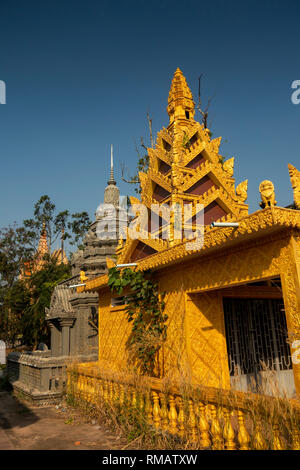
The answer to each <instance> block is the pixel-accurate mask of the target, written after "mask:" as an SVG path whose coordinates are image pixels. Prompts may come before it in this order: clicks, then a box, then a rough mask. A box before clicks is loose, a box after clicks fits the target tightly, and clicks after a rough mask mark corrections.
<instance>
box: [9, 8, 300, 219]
mask: <svg viewBox="0 0 300 470" xmlns="http://www.w3.org/2000/svg"><path fill="white" fill-rule="evenodd" d="M299 17H300V3H299V2H296V1H285V2H282V1H280V2H279V1H276V0H272V1H268V0H265V1H263V2H258V1H243V2H240V1H239V2H238V1H228V0H227V1H223V0H215V1H214V0H211V1H210V2H207V1H205V2H204V1H199V0H198V1H194V0H186V1H185V2H182V1H181V2H176V1H174V0H173V1H169V0H160V1H156V0H154V1H149V0H148V1H142V0H139V1H138V0H135V1H131V0H129V1H126V2H123V1H116V2H109V1H91V0H85V1H65V0H60V1H56V0H53V1H51V2H50V1H44V2H40V1H33V0H27V1H26V2H22V1H14V2H11V1H9V0H1V3H0V80H4V81H5V82H6V86H7V104H6V105H0V156H1V178H0V179H1V184H0V200H1V206H0V207H1V215H0V226H5V225H7V224H9V223H12V222H14V221H15V220H16V221H17V222H21V221H22V220H23V219H24V218H26V217H29V216H31V214H32V207H33V204H34V203H35V202H36V201H37V200H38V199H39V197H40V196H41V195H42V194H48V195H49V196H50V197H51V199H52V200H53V202H55V204H56V206H57V208H58V210H64V209H69V210H70V211H72V212H75V211H76V212H77V211H82V210H87V211H88V212H89V213H90V215H91V216H93V214H94V212H95V210H96V207H97V205H98V204H99V203H100V202H101V201H102V199H103V191H104V188H105V185H106V182H107V179H108V176H109V149H110V144H111V143H113V145H114V149H115V161H116V179H117V181H118V184H119V187H120V189H121V192H122V194H126V193H132V194H133V190H132V188H131V187H128V185H127V184H126V183H122V182H121V181H120V177H121V174H120V173H121V172H120V166H121V164H122V163H124V164H125V165H126V166H127V167H128V169H129V172H130V171H131V173H134V171H135V166H136V162H137V154H136V151H135V141H139V139H140V136H143V137H144V140H145V141H147V135H148V132H147V119H146V114H147V111H149V113H150V115H151V117H152V119H153V127H154V131H155V132H157V131H158V130H159V129H160V128H161V127H162V126H167V125H168V116H167V112H166V105H167V97H168V92H169V88H170V84H171V79H172V76H173V73H174V71H175V69H176V68H177V67H178V66H179V67H180V68H181V69H182V71H183V73H184V74H185V76H186V78H187V81H188V84H189V86H190V88H191V90H192V92H193V94H194V98H196V97H197V78H198V76H199V75H200V73H203V74H204V78H203V98H204V100H205V99H207V98H209V97H210V96H214V98H213V101H212V104H211V107H210V117H209V122H211V126H210V128H211V131H212V132H213V135H214V137H218V136H222V137H223V143H222V145H221V154H223V155H224V156H225V157H231V156H234V157H235V159H236V160H235V177H236V182H237V183H239V182H241V181H243V180H244V179H246V178H248V179H249V191H248V195H249V197H248V203H249V206H250V211H254V210H257V209H258V208H259V206H258V204H259V200H260V198H259V191H258V186H259V183H260V182H261V181H262V180H264V179H271V180H272V181H273V182H274V185H275V190H276V199H277V201H278V204H279V205H282V206H284V205H287V204H289V203H290V202H292V190H291V186H290V181H289V176H288V169H287V164H288V162H290V163H292V164H294V165H295V166H298V168H299V169H300V105H293V104H292V102H291V93H292V90H291V83H292V82H293V81H294V80H297V79H300V60H299V57H300V53H299V44H300V28H299ZM199 118H200V117H199Z"/></svg>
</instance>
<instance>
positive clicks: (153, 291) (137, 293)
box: [108, 267, 168, 376]
mask: <svg viewBox="0 0 300 470" xmlns="http://www.w3.org/2000/svg"><path fill="white" fill-rule="evenodd" d="M108 277H109V280H108V285H109V286H110V289H111V291H112V292H116V293H117V294H122V293H123V290H124V288H126V287H128V288H129V294H128V295H126V301H125V313H126V317H127V321H128V322H130V323H132V329H131V335H130V337H129V340H128V346H129V348H130V349H131V350H132V351H133V352H134V353H135V356H136V359H137V360H138V364H139V366H140V372H141V373H142V374H147V375H152V376H153V375H154V374H155V360H156V357H157V352H158V350H159V349H160V347H161V346H162V343H163V342H164V341H165V339H166V337H167V326H166V324H165V322H166V320H167V319H168V316H167V315H166V314H164V307H165V303H164V300H163V298H164V295H163V294H161V295H159V292H158V285H157V283H155V282H154V279H153V275H152V273H151V271H145V272H141V271H133V270H132V269H129V268H126V269H124V270H122V271H121V270H119V269H118V268H116V267H113V268H111V269H109V271H108Z"/></svg>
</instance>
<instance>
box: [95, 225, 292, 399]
mask: <svg viewBox="0 0 300 470" xmlns="http://www.w3.org/2000/svg"><path fill="white" fill-rule="evenodd" d="M291 235H292V236H291ZM294 235H295V236H293V234H292V233H291V232H290V233H289V232H285V235H284V236H283V235H282V234H281V235H280V233H278V234H277V235H275V234H274V235H273V236H269V237H268V238H266V237H265V238H260V239H257V240H256V241H255V242H253V241H252V242H251V243H250V242H249V243H246V242H245V243H243V245H239V246H237V247H236V248H231V249H227V250H222V251H221V250H219V251H216V252H215V253H214V254H213V253H212V254H211V255H207V256H205V257H204V256H202V257H197V258H196V257H195V258H194V259H193V260H192V261H190V262H189V263H185V264H183V263H182V264H181V265H179V266H178V265H177V266H176V267H175V266H174V267H166V268H164V269H162V270H160V271H159V274H158V281H159V286H160V290H161V292H166V297H165V302H166V313H167V314H168V317H169V319H168V322H167V325H168V330H167V332H168V338H167V341H166V343H165V344H164V346H163V348H162V351H161V353H160V370H161V373H162V375H164V376H170V377H173V376H174V374H176V373H179V375H180V376H181V377H182V378H185V379H184V380H188V379H190V380H192V381H196V382H198V383H202V384H205V385H209V386H215V387H219V386H222V387H224V388H229V387H230V378H229V371H228V364H227V350H226V339H225V327H224V314H223V305H222V288H224V287H230V286H239V285H243V284H246V283H249V282H254V281H259V280H264V279H268V278H272V277H279V276H280V278H281V281H282V290H283V299H284V304H285V312H286V319H287V325H288V334H289V337H290V338H291V340H292V339H293V338H295V334H296V335H297V334H298V336H299V333H300V315H299V311H300V305H299V301H300V296H299V277H298V274H299V273H298V272H299V260H298V253H299V238H297V237H296V234H294ZM295 237H296V238H295ZM99 306H100V316H99V326H100V328H99V330H100V335H99V359H100V361H102V360H104V361H105V362H107V363H110V364H111V365H112V366H114V367H119V366H120V365H122V366H123V367H125V366H126V361H127V359H128V358H127V355H126V354H127V353H126V341H127V339H128V335H129V332H130V325H129V324H128V323H127V320H126V317H125V314H124V311H123V310H124V309H123V310H122V308H120V307H119V308H116V307H113V308H111V307H110V291H109V290H107V291H106V293H105V294H104V291H100V304H99ZM298 339H299V338H298ZM293 367H294V376H295V382H296V388H297V389H298V393H299V391H300V389H299V387H300V374H299V371H298V367H299V366H297V365H293ZM297 383H298V385H297Z"/></svg>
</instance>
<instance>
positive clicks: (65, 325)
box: [59, 318, 74, 356]
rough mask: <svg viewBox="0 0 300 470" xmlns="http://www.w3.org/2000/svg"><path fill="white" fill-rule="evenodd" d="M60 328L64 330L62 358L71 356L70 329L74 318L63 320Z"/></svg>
mask: <svg viewBox="0 0 300 470" xmlns="http://www.w3.org/2000/svg"><path fill="white" fill-rule="evenodd" d="M59 322H60V326H61V329H62V351H61V355H62V356H69V355H70V328H71V327H72V325H73V323H74V318H61V319H60V321H59Z"/></svg>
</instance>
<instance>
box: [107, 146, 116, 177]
mask: <svg viewBox="0 0 300 470" xmlns="http://www.w3.org/2000/svg"><path fill="white" fill-rule="evenodd" d="M108 184H116V181H115V178H114V157H113V145H112V144H111V145H110V178H109V181H108Z"/></svg>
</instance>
